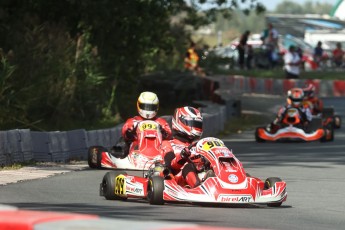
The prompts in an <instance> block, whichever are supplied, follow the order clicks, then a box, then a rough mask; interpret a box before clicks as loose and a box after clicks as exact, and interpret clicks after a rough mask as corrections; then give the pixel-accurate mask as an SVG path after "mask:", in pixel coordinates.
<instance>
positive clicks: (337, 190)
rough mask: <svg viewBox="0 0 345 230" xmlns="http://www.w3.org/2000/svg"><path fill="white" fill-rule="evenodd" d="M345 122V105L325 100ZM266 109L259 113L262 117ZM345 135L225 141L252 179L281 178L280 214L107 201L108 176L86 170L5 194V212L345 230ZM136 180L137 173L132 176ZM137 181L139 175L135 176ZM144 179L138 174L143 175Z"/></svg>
mask: <svg viewBox="0 0 345 230" xmlns="http://www.w3.org/2000/svg"><path fill="white" fill-rule="evenodd" d="M283 102H284V100H283V99H282V98H274V99H272V98H271V99H268V98H263V97H255V98H253V97H244V98H243V100H242V109H243V110H246V111H256V112H263V113H267V114H270V113H271V112H270V111H271V110H274V109H275V108H276V107H275V106H273V105H278V104H281V103H283ZM324 102H325V104H326V105H333V106H334V108H335V110H336V112H337V113H339V114H340V115H342V116H344V114H345V99H344V98H337V99H332V98H326V99H325V101H324ZM260 109H261V111H260ZM344 117H345V116H344ZM344 130H345V128H344V127H342V128H341V129H339V130H336V131H335V140H334V142H328V143H320V142H310V143H256V142H255V141H254V131H253V130H248V131H243V132H242V133H241V134H237V135H232V136H229V137H226V138H225V139H224V141H225V143H226V145H227V146H228V147H229V148H230V149H232V150H233V152H234V154H235V155H236V156H237V158H239V160H240V161H242V163H243V165H244V167H245V169H246V171H247V172H249V173H250V174H251V175H253V176H256V177H259V178H261V179H262V180H264V179H266V178H267V177H280V178H282V179H283V180H285V181H286V182H287V191H288V199H287V201H286V202H285V203H283V205H282V206H281V207H279V208H272V207H267V206H265V205H228V206H211V205H208V206H200V205H191V204H165V205H163V206H152V205H149V204H148V203H147V202H146V201H145V200H142V199H132V200H127V201H107V200H105V199H104V198H103V197H100V196H99V195H98V189H99V183H100V182H101V179H102V177H103V175H104V174H105V173H106V172H107V170H91V169H88V170H82V171H75V172H70V173H66V174H60V175H57V176H53V177H49V178H44V179H39V180H30V181H24V182H19V183H15V184H8V185H4V186H0V204H7V205H13V206H16V207H19V208H22V209H28V210H43V211H62V212H76V213H83V214H96V215H99V216H102V217H111V218H120V219H122V220H128V221H131V220H160V221H169V222H175V223H176V222H185V223H196V224H200V225H207V226H210V225H212V226H222V227H238V228H253V229H277V230H280V229H282V230H288V229H289V230H290V229H306V230H307V229H313V230H318V229H320V230H321V229H322V230H323V229H344V228H345V227H344V226H345V200H344V194H345V173H344V172H345V150H344V149H345V132H344ZM129 173H131V172H129ZM136 173H138V172H136ZM139 174H140V173H139Z"/></svg>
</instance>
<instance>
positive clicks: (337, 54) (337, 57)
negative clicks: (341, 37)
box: [332, 42, 345, 67]
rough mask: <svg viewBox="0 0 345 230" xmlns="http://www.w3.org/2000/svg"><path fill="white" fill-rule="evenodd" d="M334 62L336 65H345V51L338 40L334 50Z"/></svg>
mask: <svg viewBox="0 0 345 230" xmlns="http://www.w3.org/2000/svg"><path fill="white" fill-rule="evenodd" d="M332 53H333V63H334V64H335V66H336V67H342V66H343V65H344V55H345V52H344V50H343V49H342V47H341V43H340V42H337V47H336V48H335V49H334V50H333V52H332Z"/></svg>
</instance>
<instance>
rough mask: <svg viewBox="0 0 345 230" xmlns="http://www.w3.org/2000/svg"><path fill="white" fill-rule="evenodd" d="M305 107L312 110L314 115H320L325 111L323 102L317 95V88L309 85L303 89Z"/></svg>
mask: <svg viewBox="0 0 345 230" xmlns="http://www.w3.org/2000/svg"><path fill="white" fill-rule="evenodd" d="M303 92H304V102H303V104H304V105H305V106H308V107H309V108H310V110H311V113H312V115H318V114H319V113H321V112H322V110H323V102H322V100H321V99H319V98H318V97H317V96H316V95H315V86H314V85H313V84H311V83H310V84H308V85H307V86H306V87H305V88H303Z"/></svg>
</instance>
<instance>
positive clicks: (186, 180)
mask: <svg viewBox="0 0 345 230" xmlns="http://www.w3.org/2000/svg"><path fill="white" fill-rule="evenodd" d="M190 144H191V142H190V141H188V140H186V139H185V138H182V137H179V136H174V138H173V139H172V140H166V141H163V146H162V154H163V159H164V162H165V164H166V166H167V167H168V168H169V169H170V171H171V173H172V174H173V175H174V176H175V179H176V181H177V183H178V184H179V185H181V186H185V185H188V186H189V187H190V188H194V187H196V186H198V185H199V184H200V179H199V177H198V172H200V171H202V170H203V169H204V164H205V162H204V160H203V157H202V156H201V155H200V154H195V153H194V152H193V151H191V155H190V156H189V157H186V156H183V154H182V153H181V151H182V150H183V149H185V148H187V147H188V146H189V145H190Z"/></svg>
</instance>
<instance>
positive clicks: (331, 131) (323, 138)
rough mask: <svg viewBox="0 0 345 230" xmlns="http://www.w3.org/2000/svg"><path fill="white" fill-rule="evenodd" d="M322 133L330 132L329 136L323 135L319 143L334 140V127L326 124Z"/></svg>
mask: <svg viewBox="0 0 345 230" xmlns="http://www.w3.org/2000/svg"><path fill="white" fill-rule="evenodd" d="M324 132H325V133H327V132H330V136H328V135H327V134H325V135H324V136H323V137H322V138H321V139H320V141H321V142H327V141H333V140H334V127H333V125H332V124H328V125H327V126H326V127H325V128H324Z"/></svg>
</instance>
